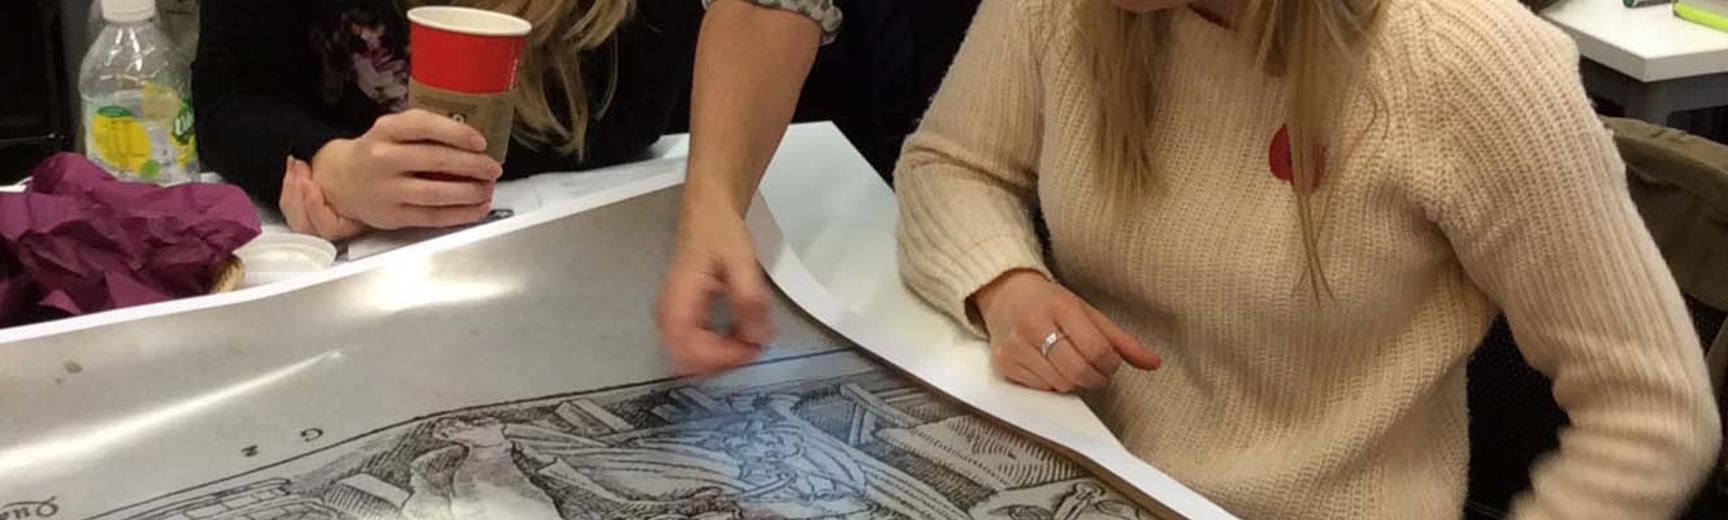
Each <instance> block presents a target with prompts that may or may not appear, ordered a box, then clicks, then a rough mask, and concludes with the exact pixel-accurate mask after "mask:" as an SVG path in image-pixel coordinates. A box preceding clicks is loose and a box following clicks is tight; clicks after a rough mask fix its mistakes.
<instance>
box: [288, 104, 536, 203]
mask: <svg viewBox="0 0 1728 520" xmlns="http://www.w3.org/2000/svg"><path fill="white" fill-rule="evenodd" d="M485 150H486V138H484V137H482V136H481V135H480V132H478V131H475V130H474V129H473V128H471V127H469V126H468V125H465V124H462V123H460V122H457V121H455V120H453V119H450V118H447V117H441V116H439V115H437V114H433V113H431V112H427V111H424V110H410V111H407V112H403V113H400V114H392V115H387V116H384V117H380V118H378V121H377V122H375V123H373V124H372V129H371V130H368V131H367V132H366V134H365V135H362V136H360V137H359V138H358V139H352V140H350V139H338V140H335V141H331V142H329V143H328V144H325V145H324V147H323V148H321V149H319V150H318V153H317V155H315V156H313V158H312V180H313V182H315V183H316V184H317V185H318V187H319V188H321V189H322V190H323V193H324V197H325V198H326V199H327V200H328V202H329V205H330V207H331V208H333V209H334V210H335V211H336V212H337V213H338V214H340V215H343V216H346V217H348V218H352V219H354V220H358V221H360V222H361V223H363V224H365V225H367V226H370V227H374V228H379V229H398V228H408V227H446V226H454V225H459V224H467V223H470V222H475V221H478V220H480V219H481V218H484V217H485V216H486V214H487V213H488V212H490V211H491V208H492V187H493V185H494V183H495V182H496V181H497V180H498V176H499V175H502V174H503V169H502V167H500V166H499V165H498V162H497V161H493V160H492V158H490V157H487V156H486V154H485V153H483V152H485Z"/></svg>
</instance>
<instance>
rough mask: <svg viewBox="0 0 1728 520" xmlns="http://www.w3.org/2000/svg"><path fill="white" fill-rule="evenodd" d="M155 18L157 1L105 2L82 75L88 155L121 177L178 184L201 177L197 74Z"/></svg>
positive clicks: (79, 84)
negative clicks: (194, 84)
mask: <svg viewBox="0 0 1728 520" xmlns="http://www.w3.org/2000/svg"><path fill="white" fill-rule="evenodd" d="M155 17H156V1H155V0H102V18H103V20H106V21H107V22H108V24H107V26H106V27H104V28H103V29H102V33H101V35H99V36H97V37H96V43H95V44H94V45H91V47H90V52H89V53H88V54H85V55H84V64H83V66H82V67H80V69H79V74H78V91H79V94H80V95H81V96H82V97H83V100H84V104H83V111H82V117H83V123H84V151H85V153H86V154H87V155H89V156H90V160H91V161H93V162H95V163H96V164H99V165H101V166H102V167H103V168H106V169H107V170H108V171H109V172H111V173H113V174H114V175H115V176H116V177H119V178H121V179H125V180H139V181H147V182H154V183H157V184H178V183H182V182H187V181H190V180H192V178H193V176H194V175H195V174H196V173H197V172H198V159H197V140H196V138H195V136H194V135H193V129H192V97H191V95H190V94H191V89H190V88H189V86H190V84H191V82H190V81H189V79H190V77H191V71H190V68H189V67H188V64H187V62H186V59H185V57H184V56H183V55H182V54H181V53H179V52H177V51H176V49H175V47H174V44H173V43H172V42H170V41H169V39H168V36H167V35H166V34H164V33H163V32H162V30H161V29H160V28H159V27H157V26H156V24H155V22H154V19H155Z"/></svg>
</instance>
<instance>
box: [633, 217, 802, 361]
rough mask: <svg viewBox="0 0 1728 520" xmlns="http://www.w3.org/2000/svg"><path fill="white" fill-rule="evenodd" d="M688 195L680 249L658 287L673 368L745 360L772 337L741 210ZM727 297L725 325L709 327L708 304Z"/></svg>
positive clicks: (764, 287) (663, 337)
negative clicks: (721, 328)
mask: <svg viewBox="0 0 1728 520" xmlns="http://www.w3.org/2000/svg"><path fill="white" fill-rule="evenodd" d="M719 200H720V199H708V198H705V197H701V196H695V197H690V198H689V199H688V200H687V203H686V204H685V207H684V211H683V212H681V214H680V218H679V225H678V251H677V253H676V256H674V258H673V260H672V266H671V267H670V268H669V269H668V270H667V272H666V281H665V285H664V287H662V288H661V290H660V300H659V304H658V308H657V309H655V313H654V317H655V322H656V323H657V324H658V325H659V327H660V341H661V344H662V345H664V348H665V349H666V357H667V359H668V360H670V361H671V363H672V368H673V370H675V371H676V372H677V373H679V374H681V375H706V374H711V373H714V372H719V371H721V370H726V369H729V368H732V367H735V366H738V365H741V364H744V363H746V362H748V361H750V360H751V359H755V357H756V356H757V355H758V354H760V353H761V351H762V346H763V345H766V344H767V343H768V342H769V341H771V340H773V339H774V326H773V324H772V323H770V322H769V320H768V284H767V282H766V281H764V280H763V276H762V269H761V268H760V267H757V264H756V247H755V245H754V243H753V242H752V241H751V240H750V233H749V231H748V230H747V229H745V227H744V218H743V217H742V216H740V212H739V211H738V210H736V209H732V208H731V207H730V206H728V205H726V204H725V203H722V202H720V201H719ZM721 297H725V298H727V299H729V300H730V301H731V305H732V318H733V320H734V323H733V325H732V328H731V330H729V331H715V330H710V329H709V326H708V318H709V315H708V313H709V309H710V307H709V305H710V304H711V303H712V302H713V300H714V299H715V298H721Z"/></svg>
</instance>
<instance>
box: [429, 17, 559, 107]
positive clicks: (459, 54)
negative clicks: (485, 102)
mask: <svg viewBox="0 0 1728 520" xmlns="http://www.w3.org/2000/svg"><path fill="white" fill-rule="evenodd" d="M408 21H409V22H410V24H411V26H410V28H409V30H408V41H409V46H410V58H409V66H410V69H409V70H410V74H411V75H412V76H413V77H414V80H415V81H418V82H420V83H421V84H424V85H426V86H430V87H436V88H440V89H444V90H451V91H456V92H466V93H470V94H492V93H498V92H509V91H510V90H511V89H513V88H514V87H515V86H516V66H517V64H518V63H520V62H521V61H522V47H523V45H524V43H525V42H526V41H527V37H528V31H529V30H531V29H533V25H532V24H530V23H528V21H527V20H523V19H521V18H517V17H514V16H510V15H507V14H502V13H495V12H492V11H486V10H482V9H471V8H467V7H444V6H436V7H416V8H414V9H409V10H408Z"/></svg>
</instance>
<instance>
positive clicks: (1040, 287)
mask: <svg viewBox="0 0 1728 520" xmlns="http://www.w3.org/2000/svg"><path fill="white" fill-rule="evenodd" d="M972 300H973V303H974V304H975V305H976V306H977V309H978V313H979V315H980V316H981V317H982V318H983V320H984V327H985V329H986V330H987V331H988V332H989V334H990V353H991V355H990V359H991V360H992V362H993V363H994V364H995V365H996V369H997V370H998V371H1000V372H1001V373H1002V374H1003V375H1004V376H1006V377H1007V378H1008V380H1010V381H1013V382H1015V383H1018V384H1020V385H1022V386H1026V387H1029V388H1033V389H1036V390H1044V391H1051V392H1060V393H1074V392H1078V391H1082V390H1099V389H1102V388H1104V387H1106V386H1109V384H1110V378H1111V376H1113V375H1115V374H1116V370H1117V369H1119V368H1121V366H1122V364H1123V363H1124V362H1126V363H1127V364H1128V365H1130V366H1133V367H1135V368H1139V369H1143V370H1155V369H1157V368H1158V366H1159V364H1160V363H1161V361H1160V360H1159V358H1158V354H1156V353H1154V352H1152V349H1150V348H1147V347H1146V346H1145V345H1143V344H1141V343H1140V341H1139V340H1136V339H1134V336H1132V335H1130V334H1128V333H1127V332H1126V331H1123V330H1122V328H1121V327H1117V326H1116V324H1115V323H1114V322H1111V321H1110V319H1109V318H1107V317H1105V316H1104V313H1102V312H1099V311H1098V309H1096V308H1093V307H1092V306H1091V305H1090V304H1087V303H1086V302H1085V301H1083V300H1081V299H1080V297H1079V296H1076V295H1075V294H1074V293H1073V292H1070V291H1069V290H1068V289H1067V288H1065V287H1062V286H1061V285H1059V284H1057V283H1055V282H1052V281H1050V280H1049V279H1047V278H1045V277H1044V275H1043V274H1041V273H1038V272H1036V271H1029V270H1018V271H1010V272H1008V273H1006V274H1003V275H1002V276H999V277H997V278H996V280H995V281H993V282H991V283H990V284H989V285H986V286H985V287H984V288H983V289H979V290H978V292H977V293H975V294H974V295H973V298H972Z"/></svg>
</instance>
